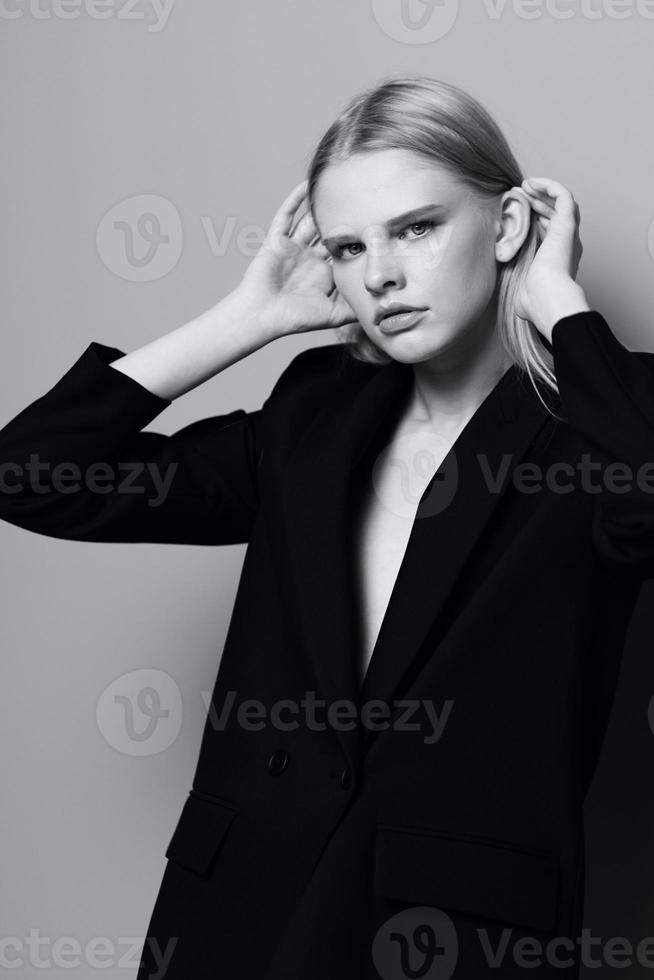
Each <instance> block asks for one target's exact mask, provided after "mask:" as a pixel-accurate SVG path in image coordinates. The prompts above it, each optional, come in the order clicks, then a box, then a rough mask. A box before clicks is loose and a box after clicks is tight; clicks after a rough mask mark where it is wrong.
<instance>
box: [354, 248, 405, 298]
mask: <svg viewBox="0 0 654 980" xmlns="http://www.w3.org/2000/svg"><path fill="white" fill-rule="evenodd" d="M404 284H405V283H404V273H403V271H402V266H401V263H400V262H399V260H398V256H397V255H395V254H394V252H393V249H392V248H390V247H388V246H386V245H380V244H377V243H375V245H374V247H371V248H369V249H368V251H367V253H366V266H365V271H364V285H365V287H366V289H367V290H368V292H369V293H372V294H373V295H379V294H380V293H383V292H385V291H386V290H387V289H401V288H402V287H403V286H404Z"/></svg>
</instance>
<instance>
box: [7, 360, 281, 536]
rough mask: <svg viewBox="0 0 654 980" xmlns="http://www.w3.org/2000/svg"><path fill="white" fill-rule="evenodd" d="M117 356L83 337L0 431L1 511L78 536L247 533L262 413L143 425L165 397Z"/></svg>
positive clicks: (43, 529) (39, 529)
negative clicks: (70, 360) (79, 348)
mask: <svg viewBox="0 0 654 980" xmlns="http://www.w3.org/2000/svg"><path fill="white" fill-rule="evenodd" d="M122 355H123V351H121V350H119V349H118V348H114V347H107V346H105V345H103V344H99V343H91V344H90V345H89V346H88V347H87V349H86V350H85V351H84V352H83V354H82V355H81V356H80V357H79V359H78V360H77V361H76V362H75V363H74V364H73V365H72V367H71V368H70V369H69V370H68V371H67V372H66V374H64V376H63V377H62V378H61V379H60V380H59V381H58V382H57V383H56V384H55V385H54V387H53V388H51V389H50V390H49V391H47V392H46V394H44V395H43V396H42V397H40V398H38V399H37V400H36V401H34V402H33V403H32V404H31V405H29V406H28V407H27V408H25V409H24V410H23V411H21V412H20V413H19V414H18V415H17V416H16V417H15V418H14V419H12V420H11V421H10V422H9V423H8V424H7V425H5V426H4V428H3V429H2V430H0V518H2V519H3V520H5V521H8V522H9V523H10V524H14V525H16V526H18V527H21V528H25V529H27V530H29V531H34V532H36V533H39V534H44V535H47V536H49V537H53V538H63V539H68V540H77V541H114V542H130V541H131V542H162V543H163V542H165V543H176V544H205V545H210V544H236V543H240V542H245V541H247V540H249V535H250V530H251V528H252V525H253V522H254V519H255V516H256V514H257V510H258V506H259V486H258V481H257V472H258V466H259V462H260V459H261V445H260V427H261V420H262V409H260V410H258V411H254V412H246V411H245V410H243V409H237V410H236V411H233V412H230V413H228V414H226V415H219V416H215V417H213V418H205V419H201V420H199V421H197V422H193V423H192V424H190V425H187V426H185V427H184V428H183V429H180V430H179V431H178V432H175V433H174V434H173V435H171V436H167V435H162V434H160V433H156V432H142V431H141V430H142V429H143V428H144V427H145V426H146V425H148V424H149V423H150V422H151V421H152V420H153V419H154V418H155V417H156V416H157V415H159V414H160V413H161V412H162V411H163V410H164V409H165V408H167V407H168V405H170V404H171V402H170V401H168V400H167V399H165V398H161V397H159V396H158V395H155V394H154V393H153V392H151V391H149V390H148V389H147V388H145V387H144V386H142V385H141V384H139V383H138V382H137V381H135V380H134V379H133V378H130V377H128V376H127V375H125V374H123V373H122V372H120V371H117V370H116V369H115V368H112V367H111V366H110V365H111V362H112V361H114V360H116V359H117V358H118V357H121V356H122ZM280 380H281V379H280ZM278 384H279V381H278ZM273 390H274V389H273ZM264 405H265V403H264Z"/></svg>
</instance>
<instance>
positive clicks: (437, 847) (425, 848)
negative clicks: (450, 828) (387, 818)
mask: <svg viewBox="0 0 654 980" xmlns="http://www.w3.org/2000/svg"><path fill="white" fill-rule="evenodd" d="M558 887H559V861H558V858H557V857H555V856H554V855H548V854H546V853H544V852H543V853H538V852H536V851H534V852H532V851H530V850H522V849H520V848H518V847H515V848H514V847H512V846H511V845H508V844H504V843H501V842H497V843H494V842H484V841H481V840H476V839H474V838H473V839H469V838H463V837H457V836H451V837H450V836H448V835H445V834H443V835H441V834H438V833H437V832H429V831H424V832H422V831H413V830H408V829H406V830H405V829H401V830H400V829H399V828H391V827H383V826H381V825H380V826H379V828H378V831H377V842H376V848H375V867H374V891H375V894H377V895H382V896H384V897H386V898H392V899H398V900H403V901H405V902H412V903H415V904H416V905H422V904H424V905H433V906H436V907H438V908H442V909H443V911H445V912H446V911H447V910H448V909H455V910H459V911H462V912H469V913H472V914H473V915H474V914H477V915H481V916H484V917H487V918H491V919H500V920H505V921H507V922H509V923H513V924H515V925H521V926H527V927H530V928H534V929H541V930H545V931H549V930H550V929H552V928H553V927H554V926H555V924H556V921H557V914H558Z"/></svg>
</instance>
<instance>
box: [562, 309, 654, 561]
mask: <svg viewBox="0 0 654 980" xmlns="http://www.w3.org/2000/svg"><path fill="white" fill-rule="evenodd" d="M552 354H553V358H554V369H555V373H556V379H557V384H558V388H559V395H560V399H561V406H562V409H563V413H564V416H565V418H566V421H568V422H569V423H570V424H571V425H572V426H573V427H574V428H575V429H576V430H578V431H579V432H580V433H581V434H582V436H583V437H584V440H583V449H582V454H581V458H580V461H579V462H581V463H582V464H583V468H584V469H585V477H584V478H585V481H586V484H585V486H584V484H583V483H582V492H590V493H593V494H594V495H595V496H594V507H593V525H592V535H593V545H594V548H595V551H596V553H597V555H598V557H599V558H600V560H601V561H602V563H604V564H605V565H606V566H608V567H610V568H611V569H612V570H613V571H615V572H617V573H619V574H621V575H626V576H628V577H636V578H638V579H648V578H652V577H654V354H651V353H647V352H644V351H630V350H628V349H627V348H626V347H625V346H624V345H623V344H622V343H620V341H619V340H618V339H617V337H616V336H615V334H614V333H613V332H612V331H611V329H610V327H609V325H608V323H607V322H606V320H605V319H604V317H603V316H602V315H601V314H600V313H598V312H596V311H591V312H583V313H575V314H573V315H571V316H567V317H563V318H562V319H561V320H559V321H557V323H556V324H555V325H554V328H553V331H552ZM584 457H585V458H584ZM576 476H577V478H578V479H579V478H580V476H581V469H580V472H579V473H578V474H576Z"/></svg>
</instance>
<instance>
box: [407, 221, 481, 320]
mask: <svg viewBox="0 0 654 980" xmlns="http://www.w3.org/2000/svg"><path fill="white" fill-rule="evenodd" d="M430 252H431V254H430V255H427V256H426V258H425V257H424V256H423V257H422V259H421V260H419V261H418V262H417V263H416V267H415V275H416V276H418V277H419V279H420V282H421V283H422V285H423V287H424V289H425V290H426V292H427V293H428V294H430V295H432V296H434V297H438V298H440V300H441V302H443V301H445V302H446V303H447V304H448V305H453V306H457V307H466V308H467V307H470V306H475V305H477V302H478V301H480V302H486V301H487V300H488V298H489V297H490V294H492V291H493V289H494V286H495V282H496V279H497V266H496V263H495V253H494V249H493V246H492V242H491V241H489V238H488V236H487V235H483V234H479V233H477V234H476V235H465V234H461V233H459V232H453V233H452V234H451V235H450V236H449V239H448V241H447V242H444V243H442V246H441V247H439V248H438V249H431V250H430Z"/></svg>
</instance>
